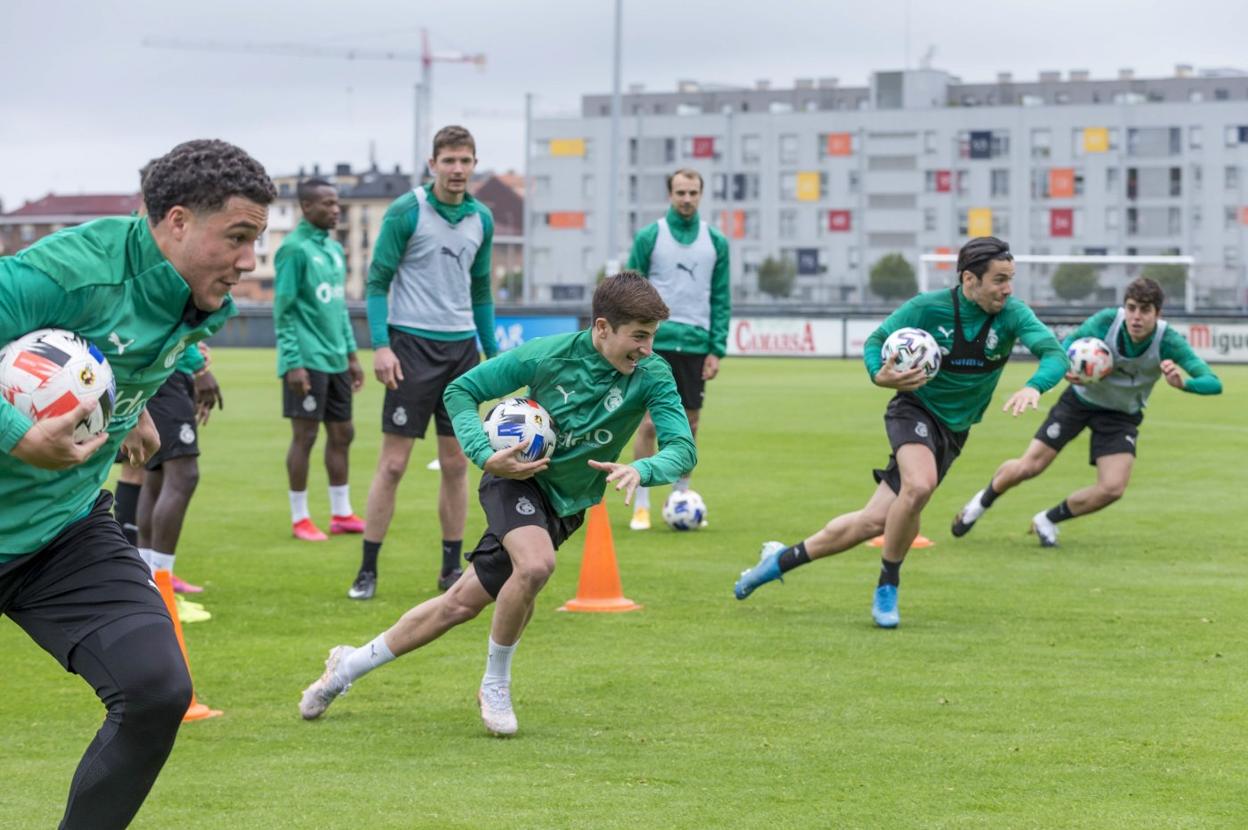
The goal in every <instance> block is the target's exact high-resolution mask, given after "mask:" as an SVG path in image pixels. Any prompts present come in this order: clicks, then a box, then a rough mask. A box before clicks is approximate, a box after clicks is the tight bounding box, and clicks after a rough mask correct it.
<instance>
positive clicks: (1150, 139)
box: [1127, 127, 1183, 158]
mask: <svg viewBox="0 0 1248 830" xmlns="http://www.w3.org/2000/svg"><path fill="white" fill-rule="evenodd" d="M1182 149H1183V131H1182V130H1181V129H1180V128H1178V127H1130V128H1128V129H1127V155H1128V156H1138V157H1142V158H1150V157H1151V158H1155V157H1159V156H1177V155H1178V154H1179V153H1181V152H1182Z"/></svg>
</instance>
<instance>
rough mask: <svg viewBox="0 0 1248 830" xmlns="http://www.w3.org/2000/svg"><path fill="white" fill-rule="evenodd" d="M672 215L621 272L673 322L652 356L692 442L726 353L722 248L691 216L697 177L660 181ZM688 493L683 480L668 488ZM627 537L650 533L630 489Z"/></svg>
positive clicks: (642, 436) (644, 433)
mask: <svg viewBox="0 0 1248 830" xmlns="http://www.w3.org/2000/svg"><path fill="white" fill-rule="evenodd" d="M667 193H668V197H669V198H670V199H671V203H672V205H671V207H670V208H668V210H667V215H666V216H665V217H663V218H662V219H659V220H658V221H657V222H654V223H652V224H650V225H647V226H646V227H644V228H642V230H641V232H640V233H639V234H637V238H636V239H634V240H633V249H632V252H631V253H629V255H628V267H629V268H632V269H634V270H637V271H640V272H641V273H643V274H645V275H647V276H648V277H649V278H650V281H651V282H653V283H654V286H655V288H657V289H659V295H660V296H662V297H663V302H665V303H667V307H668V308H669V309H671V313H672V316H671V318H669V319H668V320H666V321H664V323H663V325H661V326H659V331H658V333H657V334H656V335H655V337H654V351H655V353H656V354H658V355H659V356H661V357H662V358H663V359H664V360H666V361H667V362H668V364H669V365H671V367H672V375H673V376H674V377H675V378H676V389H677V390H678V391H679V392H680V401H681V403H682V404H683V405H684V407H685V415H686V416H687V417H688V418H689V428H690V430H692V432H693V435H694V436H695V437H696V436H697V434H698V419H699V417H700V416H701V414H702V401H703V399H704V398H705V396H706V382H707V381H708V380H712V379H714V377H715V376H716V375H718V374H719V361H720V358H722V357H723V356H724V355H725V354H726V353H727V351H728V318H729V317H730V316H731V314H732V297H731V295H730V293H729V290H728V240H727V239H725V238H724V235H723V234H722V233H720V232H719V231H718V230H717V229H715V228H712V227H711V226H710V225H708V224H707V223H706V222H704V221H703V220H702V219H701V217H699V216H698V205H699V203H700V202H701V201H702V175H701V174H700V173H698V172H697V171H696V170H690V169H681V170H677V171H676V172H675V173H673V174H672V175H670V176H668V177H667ZM654 437H655V436H654V422H653V421H652V420H651V419H650V418H648V417H647V418H643V419H642V422H641V426H640V427H639V428H638V429H637V438H636V440H635V441H634V443H633V457H634V458H647V457H649V456H651V455H653V454H654ZM673 487H674V489H676V490H687V489H689V476H688V475H682V476H681V477H680V478H679V479H677V480H676V483H675V484H674V485H673ZM628 526H629V527H631V528H632V529H633V530H649V529H650V491H649V489H648V488H646V487H639V488H638V489H637V499H636V502H635V504H634V506H633V518H632V520H631V521H630V522H629V525H628Z"/></svg>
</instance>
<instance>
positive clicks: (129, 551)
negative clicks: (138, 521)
mask: <svg viewBox="0 0 1248 830" xmlns="http://www.w3.org/2000/svg"><path fill="white" fill-rule="evenodd" d="M112 509H113V496H112V494H111V493H108V492H104V491H101V492H100V495H99V498H97V499H96V501H95V505H94V506H93V507H92V508H91V512H90V513H88V514H87V515H86V516H84V517H83V518H81V519H79V520H78V521H76V522H74V523H73V524H71V525H69V526H68V527H66V528H65V529H64V530H63V531H61V533H60V534H59V535H58V536H57V537H56V538H55V539H53V540H52V541H51V542H49V543H48V544H47V545H45V546H44V547H43V548H42V549H40V550H38V551H36V552H35V553H32V554H30V555H28V556H21V557H18V558H17V559H13V560H10V561H9V562H5V563H3V564H0V614H8V615H9V617H11V618H12V619H13V622H15V623H17V624H18V625H19V626H21V627H22V629H23V630H25V631H26V633H27V634H29V635H30V637H31V639H33V640H34V641H35V642H37V643H38V644H39V645H40V646H42V647H43V648H44V649H45V650H46V651H48V653H50V654H51V655H52V656H53V657H55V658H56V659H57V660H58V661H59V662H60V664H61V665H62V666H64V667H65V668H66V669H68V668H69V655H70V652H71V651H73V649H74V646H76V645H78V643H79V642H80V641H81V640H82V639H83V638H84V637H86V636H88V635H89V634H91V633H92V632H93V631H95V630H96V629H98V628H100V627H101V626H104V625H108V624H109V623H111V622H114V621H116V620H118V619H121V618H123V617H129V616H132V615H135V614H158V615H160V616H163V617H164V618H165V619H169V612H168V611H166V610H165V603H164V600H162V599H161V597H160V591H159V590H157V588H156V584H155V583H154V582H152V574H151V570H150V569H149V568H148V567H147V565H146V564H144V562H143V560H142V559H140V558H139V554H138V551H136V550H135V549H134V548H133V547H132V546H131V545H130V543H129V542H127V541H126V537H125V536H124V535H122V532H121V525H119V524H117V520H116V519H114V518H113V513H112Z"/></svg>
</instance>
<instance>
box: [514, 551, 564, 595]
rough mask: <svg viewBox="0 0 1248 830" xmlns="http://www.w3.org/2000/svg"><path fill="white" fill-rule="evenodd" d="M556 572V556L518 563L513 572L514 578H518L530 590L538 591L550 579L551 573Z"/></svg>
mask: <svg viewBox="0 0 1248 830" xmlns="http://www.w3.org/2000/svg"><path fill="white" fill-rule="evenodd" d="M554 572H555V559H554V557H550V558H545V557H542V558H540V559H534V560H533V561H526V562H519V563H516V564H515V565H514V566H513V568H512V572H511V578H512V579H518V580H520V582H521V583H523V584H524V585H525V586H527V587H528V588H529V589H530V590H532V591H534V592H537V591H539V590H541V588H542V586H543V585H545V584H546V581H547V580H549V579H550V577H551V574H553V573H554Z"/></svg>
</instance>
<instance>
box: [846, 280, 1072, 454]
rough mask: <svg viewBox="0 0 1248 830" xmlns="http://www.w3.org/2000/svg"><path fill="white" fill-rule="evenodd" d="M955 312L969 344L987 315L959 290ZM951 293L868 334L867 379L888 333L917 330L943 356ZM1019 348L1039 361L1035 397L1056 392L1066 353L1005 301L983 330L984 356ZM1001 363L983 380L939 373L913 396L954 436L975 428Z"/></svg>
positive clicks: (1022, 308) (921, 298)
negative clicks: (931, 339) (1019, 345)
mask: <svg viewBox="0 0 1248 830" xmlns="http://www.w3.org/2000/svg"><path fill="white" fill-rule="evenodd" d="M956 295H957V302H958V303H959V305H958V309H959V311H960V313H961V317H962V333H963V337H965V338H966V339H967V340H971V339H973V338H974V337H975V336H976V334H978V332H979V330H980V329H981V328H982V327H983V325H984V322H985V321H986V320H987V319H988V317H989V315H988V313H987V312H986V311H984V310H983V309H982V308H980V307H979V305H977V304H976V303H973V302H971V301H970V300H968V299H966V296H965V295H964V294H963V293H962V290H961V289H958V290H957V292H956ZM953 326H954V309H953V292H951V291H950V290H949V289H947V288H942V289H940V290H938V291H928V292H926V293H924V294H919V295H918V296H917V297H912V298H911V299H909V300H907V301H906V302H905V303H903V304H902V306H901V307H900V308H898V309H897V310H896V311H894V312H893V313H892V314H890V315H889V316H888V319H886V320H885V321H884V322H883V323H882V324H881V325H880V327H879V328H877V329H876V330H875V331H873V332H871V335H870V336H869V337H868V338H867V340H866V343H864V344H863V362H864V363H865V364H866V366H867V374H868V375H870V376H871V377H872V378H874V377H875V375H876V373H877V372H879V371H880V368H881V367H882V366H883V365H884V359H883V357H881V356H880V348H881V347H882V346H883V345H884V341H885V340H886V339H888V336H889V335H890V334H892V333H893V332H894V331H896V330H897V329H900V328H906V327H913V328H917V329H923V330H924V331H926V332H928V333H929V334H931V335H932V337H934V338H936V343H937V344H938V345H939V346H940V350H941V353H942V354H943V355H948V354H949V350H950V349H951V348H952V346H953ZM1016 341H1018V342H1021V343H1022V344H1023V345H1024V346H1025V347H1027V350H1028V351H1030V352H1031V353H1032V354H1034V355H1035V356H1036V357H1038V358H1039V359H1040V365H1039V366H1038V367H1037V368H1036V371H1035V373H1034V374H1033V375H1032V376H1031V378H1030V379H1029V380H1028V381H1027V385H1028V386H1030V387H1032V388H1033V389H1035V390H1037V391H1038V392H1042V393H1043V392H1047V391H1048V390H1050V389H1052V388H1053V387H1054V386H1056V385H1057V384H1058V383H1059V382H1060V381H1061V379H1062V377H1063V376H1064V375H1065V374H1066V368H1067V366H1068V365H1069V364H1068V362H1067V360H1066V351H1065V349H1063V348H1062V345H1061V344H1060V343H1058V342H1057V338H1056V337H1054V336H1053V332H1052V331H1050V330H1049V328H1048V326H1046V325H1045V324H1044V323H1042V322H1040V320H1039V319H1038V318H1037V317H1036V315H1035V313H1034V312H1033V311H1032V310H1031V309H1030V308H1028V307H1027V306H1026V305H1025V304H1023V302H1022V301H1020V300H1017V299H1015V298H1014V297H1010V298H1009V299H1008V300H1007V301H1006V303H1005V307H1004V308H1003V309H1001V311H1000V312H999V313H997V315H996V317H995V319H994V320H993V321H992V325H991V327H990V328H989V330H988V333H987V339H986V341H985V343H984V354H985V356H986V357H987V358H988V359H990V360H1002V361H1004V359H1006V358H1008V357H1009V355H1010V352H1011V350H1012V349H1013V348H1014V343H1015V342H1016ZM1004 368H1005V365H1004V362H1002V364H1001V366H1000V367H999V368H997V369H996V370H994V371H991V372H986V373H984V374H960V373H956V372H945V371H941V372H938V373H937V374H936V377H934V378H932V379H931V380H930V381H928V382H927V383H926V384H924V385H923V386H921V387H920V388H919V389H917V390H916V391H915V392H914V394H915V395H917V396H918V398H919V400H920V401H922V402H923V405H924V406H926V407H927V408H928V409H929V410H930V411H931V413H932V414H933V415H935V416H936V417H937V418H939V419H940V420H941V421H942V422H943V423H944V424H945V426H947V427H949V429H951V430H953V431H955V432H961V431H963V430H966V429H970V428H971V425H973V424H977V423H979V421H980V419H981V418H982V417H983V415H984V410H985V409H987V408H988V402H989V401H991V400H992V393H993V392H994V391H996V388H997V381H999V380H1000V379H1001V372H1002V370H1003V369H1004Z"/></svg>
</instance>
